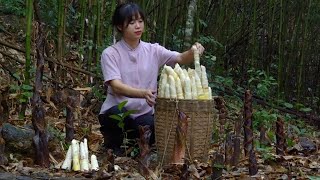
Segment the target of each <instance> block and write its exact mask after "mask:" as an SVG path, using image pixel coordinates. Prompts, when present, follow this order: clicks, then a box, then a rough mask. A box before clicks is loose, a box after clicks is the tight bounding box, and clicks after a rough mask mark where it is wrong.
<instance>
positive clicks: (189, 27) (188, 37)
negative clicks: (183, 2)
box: [184, 0, 197, 49]
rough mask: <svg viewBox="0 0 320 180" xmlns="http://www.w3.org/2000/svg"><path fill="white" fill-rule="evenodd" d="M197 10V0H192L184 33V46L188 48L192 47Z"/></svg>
mask: <svg viewBox="0 0 320 180" xmlns="http://www.w3.org/2000/svg"><path fill="white" fill-rule="evenodd" d="M196 11H197V0H191V1H190V4H189V7H188V14H187V20H186V28H185V35H184V37H185V38H184V48H185V49H188V48H190V47H191V43H192V41H193V39H192V33H193V30H194V15H195V13H196Z"/></svg>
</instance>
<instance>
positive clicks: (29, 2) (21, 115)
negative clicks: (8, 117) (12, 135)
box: [19, 0, 33, 119]
mask: <svg viewBox="0 0 320 180" xmlns="http://www.w3.org/2000/svg"><path fill="white" fill-rule="evenodd" d="M32 15H33V0H27V10H26V18H27V29H26V44H25V45H26V54H25V55H26V64H25V71H24V75H25V81H24V84H25V85H27V86H30V78H31V77H30V70H31V51H32V46H31V32H32ZM22 90H23V91H27V92H28V91H29V90H27V89H22ZM28 100H29V97H27V96H25V95H24V96H23V102H22V103H21V109H20V112H19V118H21V119H23V118H24V116H25V111H26V109H27V104H28Z"/></svg>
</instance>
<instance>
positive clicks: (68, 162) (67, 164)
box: [61, 145, 72, 170]
mask: <svg viewBox="0 0 320 180" xmlns="http://www.w3.org/2000/svg"><path fill="white" fill-rule="evenodd" d="M71 164H72V146H71V145H70V146H69V148H68V152H67V155H66V159H65V160H64V161H63V164H62V166H61V169H64V170H71Z"/></svg>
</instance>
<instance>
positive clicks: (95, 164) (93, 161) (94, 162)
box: [90, 154, 99, 171]
mask: <svg viewBox="0 0 320 180" xmlns="http://www.w3.org/2000/svg"><path fill="white" fill-rule="evenodd" d="M90 160H91V169H92V170H94V171H98V170H99V164H98V160H97V156H96V155H94V154H92V155H91V158H90Z"/></svg>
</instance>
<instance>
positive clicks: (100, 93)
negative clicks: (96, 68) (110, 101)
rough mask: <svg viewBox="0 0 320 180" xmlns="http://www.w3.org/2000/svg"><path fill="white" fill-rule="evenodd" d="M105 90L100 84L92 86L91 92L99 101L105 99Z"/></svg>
mask: <svg viewBox="0 0 320 180" xmlns="http://www.w3.org/2000/svg"><path fill="white" fill-rule="evenodd" d="M104 92H105V90H104V89H103V88H102V87H100V86H93V87H92V93H93V96H94V97H95V98H97V99H98V100H99V101H104V100H105V99H106V95H105V93H104Z"/></svg>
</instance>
